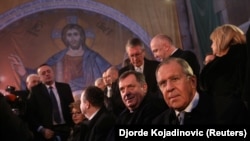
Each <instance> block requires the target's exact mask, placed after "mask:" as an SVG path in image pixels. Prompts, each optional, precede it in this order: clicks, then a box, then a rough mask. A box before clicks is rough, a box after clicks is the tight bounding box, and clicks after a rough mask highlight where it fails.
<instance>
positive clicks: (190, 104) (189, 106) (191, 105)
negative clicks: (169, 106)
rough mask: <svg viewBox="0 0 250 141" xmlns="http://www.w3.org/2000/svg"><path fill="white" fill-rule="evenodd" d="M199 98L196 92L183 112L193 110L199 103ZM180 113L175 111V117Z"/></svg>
mask: <svg viewBox="0 0 250 141" xmlns="http://www.w3.org/2000/svg"><path fill="white" fill-rule="evenodd" d="M199 99H200V96H199V94H198V92H196V93H195V95H194V97H193V99H192V101H191V102H190V103H189V104H188V106H187V107H186V108H185V109H184V110H183V111H184V112H191V111H192V109H194V108H195V107H196V106H197V105H198V102H199ZM180 112H181V111H177V110H175V113H176V115H178V114H179V113H180Z"/></svg>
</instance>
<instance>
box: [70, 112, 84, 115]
mask: <svg viewBox="0 0 250 141" xmlns="http://www.w3.org/2000/svg"><path fill="white" fill-rule="evenodd" d="M81 114H82V113H81V112H73V113H71V115H72V116H73V115H77V116H78V115H81Z"/></svg>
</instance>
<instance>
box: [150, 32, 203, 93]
mask: <svg viewBox="0 0 250 141" xmlns="http://www.w3.org/2000/svg"><path fill="white" fill-rule="evenodd" d="M150 48H151V51H152V53H153V54H154V57H155V58H156V59H157V60H159V61H160V62H162V61H163V60H164V59H166V58H168V57H179V58H182V59H184V60H186V61H187V62H188V64H189V65H190V66H191V68H192V69H193V72H194V74H195V76H196V78H197V80H199V74H200V64H199V61H198V59H197V57H196V55H195V54H194V53H193V52H191V51H189V50H182V49H180V48H177V47H175V46H174V44H173V41H172V39H171V38H170V37H169V36H168V35H164V34H158V35H156V36H154V37H153V39H152V40H151V42H150ZM198 82H199V81H198ZM197 88H198V91H200V88H199V83H197Z"/></svg>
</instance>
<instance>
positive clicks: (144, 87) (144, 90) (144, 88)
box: [142, 83, 148, 93]
mask: <svg viewBox="0 0 250 141" xmlns="http://www.w3.org/2000/svg"><path fill="white" fill-rule="evenodd" d="M142 89H143V92H145V93H147V90H148V85H147V84H146V83H145V84H142Z"/></svg>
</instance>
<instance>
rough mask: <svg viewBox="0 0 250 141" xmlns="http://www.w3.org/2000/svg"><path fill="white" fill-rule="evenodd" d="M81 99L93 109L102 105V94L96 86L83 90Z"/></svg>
mask: <svg viewBox="0 0 250 141" xmlns="http://www.w3.org/2000/svg"><path fill="white" fill-rule="evenodd" d="M83 98H84V99H85V100H88V101H89V103H91V105H93V106H95V107H101V106H103V105H104V92H103V91H102V90H101V89H100V88H98V87H96V86H88V87H87V88H86V89H85V90H84V95H83Z"/></svg>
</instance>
